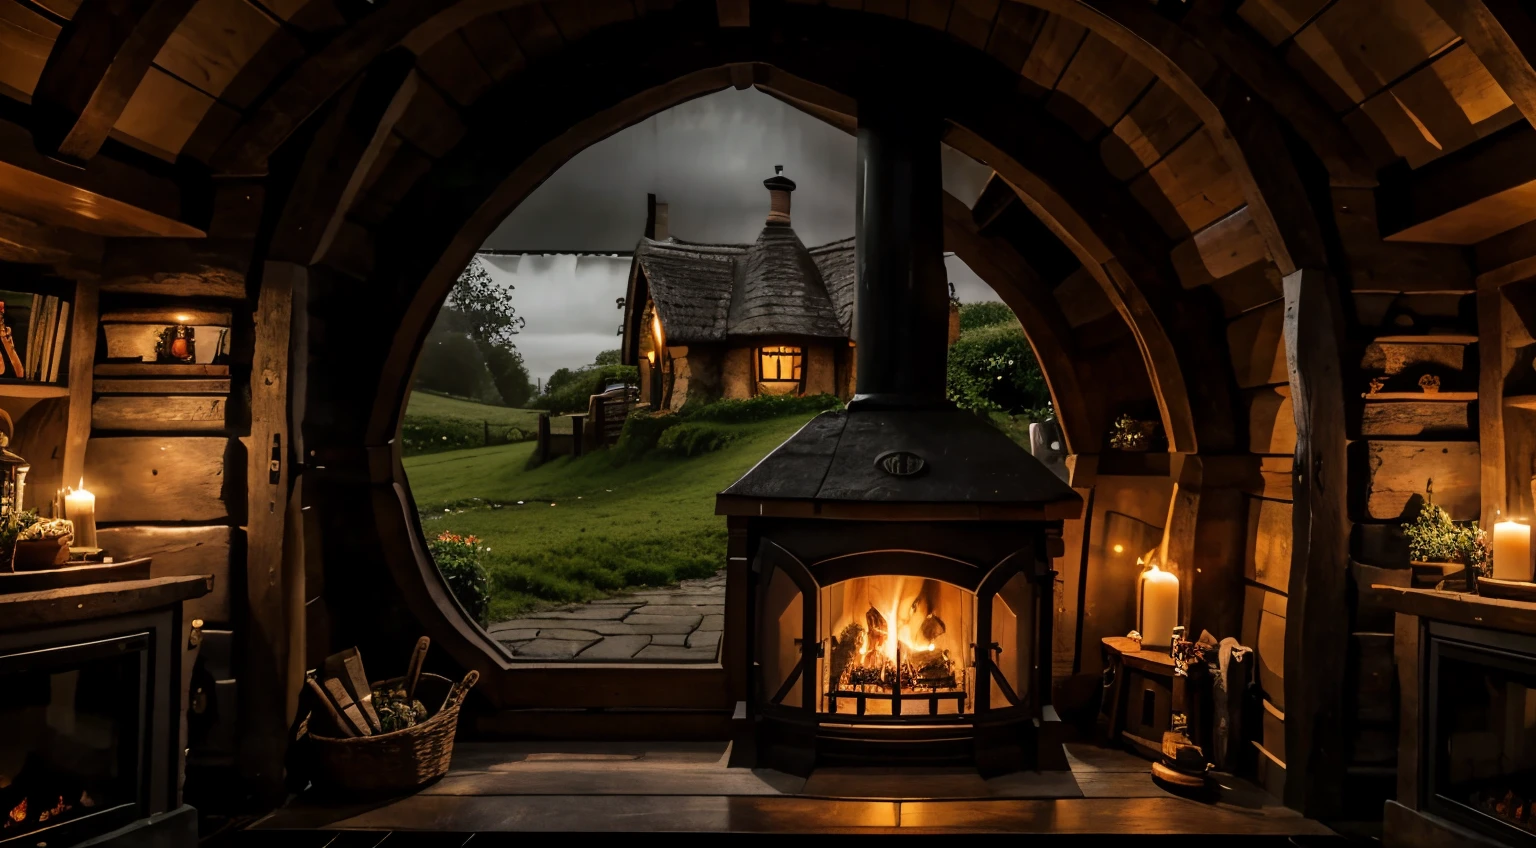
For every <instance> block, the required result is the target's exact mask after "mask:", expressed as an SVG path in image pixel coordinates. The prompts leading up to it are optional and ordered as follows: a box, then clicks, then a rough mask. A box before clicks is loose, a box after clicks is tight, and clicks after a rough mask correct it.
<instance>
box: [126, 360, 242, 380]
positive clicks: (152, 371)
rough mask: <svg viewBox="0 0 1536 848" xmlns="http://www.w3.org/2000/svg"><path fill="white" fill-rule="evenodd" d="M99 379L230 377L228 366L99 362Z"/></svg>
mask: <svg viewBox="0 0 1536 848" xmlns="http://www.w3.org/2000/svg"><path fill="white" fill-rule="evenodd" d="M96 376H98V377H228V376H229V366H228V365H180V364H177V363H171V362H98V363H96Z"/></svg>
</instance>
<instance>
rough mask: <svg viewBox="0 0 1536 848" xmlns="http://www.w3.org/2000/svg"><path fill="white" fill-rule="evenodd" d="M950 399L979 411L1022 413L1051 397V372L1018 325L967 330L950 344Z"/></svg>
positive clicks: (965, 407)
mask: <svg viewBox="0 0 1536 848" xmlns="http://www.w3.org/2000/svg"><path fill="white" fill-rule="evenodd" d="M947 383H948V391H949V399H950V400H952V401H954V402H955V404H956V405H957V406H959V407H960V408H961V409H970V410H974V411H976V412H984V413H985V412H1006V413H1010V414H1018V413H1022V412H1024V411H1026V410H1036V409H1040V408H1042V407H1045V406H1047V405H1048V404H1049V403H1050V402H1051V393H1050V390H1049V388H1048V387H1047V386H1046V384H1045V375H1044V374H1041V373H1040V365H1039V363H1037V362H1036V361H1035V353H1034V351H1033V350H1031V349H1030V346H1029V339H1027V338H1025V337H1024V331H1023V330H1022V329H1020V328H1019V325H1018V324H996V325H993V326H990V327H982V328H980V329H976V330H967V331H965V332H963V333H961V334H960V338H959V339H958V340H956V341H955V343H954V344H953V345H951V346H950V348H949V362H948V374H947Z"/></svg>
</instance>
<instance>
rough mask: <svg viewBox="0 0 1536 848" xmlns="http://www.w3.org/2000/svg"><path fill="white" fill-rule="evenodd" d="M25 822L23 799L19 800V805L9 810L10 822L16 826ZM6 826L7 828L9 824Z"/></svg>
mask: <svg viewBox="0 0 1536 848" xmlns="http://www.w3.org/2000/svg"><path fill="white" fill-rule="evenodd" d="M26 820H27V799H25V798H23V799H21V803H20V804H17V805H16V806H14V807H12V808H11V816H10V821H11V822H15V823H16V824H21V823H22V822H24V821H26ZM6 826H7V827H9V826H10V822H7V823H6Z"/></svg>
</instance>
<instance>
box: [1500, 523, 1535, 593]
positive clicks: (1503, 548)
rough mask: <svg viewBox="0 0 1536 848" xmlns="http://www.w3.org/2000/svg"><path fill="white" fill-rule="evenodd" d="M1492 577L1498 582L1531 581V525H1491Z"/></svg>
mask: <svg viewBox="0 0 1536 848" xmlns="http://www.w3.org/2000/svg"><path fill="white" fill-rule="evenodd" d="M1493 576H1494V577H1496V578H1498V579H1499V580H1519V581H1522V582H1529V581H1530V579H1531V525H1529V524H1521V523H1520V522H1518V521H1500V522H1498V523H1497V524H1495V525H1493Z"/></svg>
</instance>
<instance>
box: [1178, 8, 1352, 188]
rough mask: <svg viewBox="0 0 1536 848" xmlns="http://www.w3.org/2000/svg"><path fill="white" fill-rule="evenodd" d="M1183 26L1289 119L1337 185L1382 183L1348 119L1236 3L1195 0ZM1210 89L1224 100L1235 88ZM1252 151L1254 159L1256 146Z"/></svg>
mask: <svg viewBox="0 0 1536 848" xmlns="http://www.w3.org/2000/svg"><path fill="white" fill-rule="evenodd" d="M1179 25H1180V26H1181V27H1182V28H1183V29H1184V30H1185V31H1186V32H1188V33H1189V34H1190V35H1192V36H1194V37H1195V38H1197V39H1198V40H1199V41H1200V44H1201V46H1202V47H1204V48H1205V49H1206V50H1208V51H1210V54H1211V56H1212V57H1214V58H1215V59H1217V60H1219V61H1220V62H1221V63H1222V64H1223V65H1225V66H1226V67H1228V68H1230V69H1231V71H1232V73H1234V74H1236V75H1237V76H1238V77H1239V78H1240V79H1242V81H1243V82H1244V83H1245V84H1246V85H1247V86H1248V88H1250V89H1252V90H1253V93H1254V94H1255V95H1257V96H1259V97H1262V98H1263V99H1264V100H1265V101H1266V102H1267V103H1269V105H1270V107H1271V108H1273V109H1274V110H1275V112H1276V113H1278V114H1280V115H1283V116H1284V117H1285V121H1286V123H1287V124H1288V125H1289V126H1290V127H1291V128H1293V129H1294V130H1295V131H1296V133H1297V135H1299V136H1301V137H1302V139H1304V140H1305V141H1306V142H1307V146H1309V147H1311V148H1312V150H1313V152H1314V153H1316V154H1317V157H1318V158H1319V159H1321V160H1322V162H1323V166H1324V167H1325V168H1327V169H1328V176H1329V180H1330V182H1331V183H1332V184H1333V185H1335V186H1353V187H1359V188H1370V187H1372V186H1375V185H1376V175H1375V170H1376V169H1375V168H1374V167H1372V165H1371V162H1370V159H1369V158H1368V157H1367V156H1366V155H1365V151H1364V150H1362V149H1361V148H1360V143H1359V142H1357V141H1355V138H1354V136H1352V135H1350V134H1349V130H1348V129H1346V128H1345V126H1344V122H1343V121H1341V120H1339V118H1338V116H1337V115H1336V114H1335V113H1334V112H1333V110H1332V109H1330V108H1328V104H1327V103H1326V102H1325V101H1324V100H1323V98H1322V97H1321V96H1320V95H1319V94H1318V93H1317V91H1316V90H1315V89H1313V88H1312V87H1311V86H1309V85H1307V84H1306V83H1305V82H1303V81H1302V80H1301V78H1300V77H1298V76H1297V74H1296V73H1295V72H1294V71H1292V70H1291V69H1290V68H1289V67H1287V66H1286V65H1285V63H1284V62H1282V61H1281V60H1280V58H1279V57H1278V56H1276V55H1275V52H1274V50H1273V48H1271V47H1270V45H1269V43H1268V42H1266V41H1264V40H1263V39H1262V38H1260V37H1259V35H1258V34H1257V33H1255V32H1253V31H1252V29H1251V28H1250V27H1249V26H1248V24H1247V22H1245V21H1243V20H1242V19H1241V18H1239V17H1238V16H1237V13H1236V11H1235V9H1234V8H1233V7H1232V6H1230V5H1228V4H1226V3H1225V2H1223V0H1194V2H1193V3H1191V4H1190V8H1189V11H1188V12H1187V13H1186V14H1185V15H1184V18H1183V19H1182V20H1181V21H1180V22H1179ZM1206 91H1207V94H1208V95H1209V96H1210V97H1211V98H1212V100H1213V102H1216V103H1217V104H1218V105H1220V103H1221V100H1222V99H1223V98H1224V97H1226V96H1228V95H1229V92H1227V91H1219V90H1213V88H1212V87H1211V86H1206ZM1225 111H1226V110H1225V109H1223V112H1225ZM1229 117H1230V116H1229ZM1239 143H1241V142H1239ZM1247 153H1248V156H1249V157H1250V158H1253V151H1251V150H1250V151H1247Z"/></svg>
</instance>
